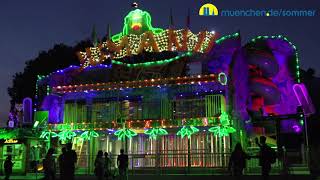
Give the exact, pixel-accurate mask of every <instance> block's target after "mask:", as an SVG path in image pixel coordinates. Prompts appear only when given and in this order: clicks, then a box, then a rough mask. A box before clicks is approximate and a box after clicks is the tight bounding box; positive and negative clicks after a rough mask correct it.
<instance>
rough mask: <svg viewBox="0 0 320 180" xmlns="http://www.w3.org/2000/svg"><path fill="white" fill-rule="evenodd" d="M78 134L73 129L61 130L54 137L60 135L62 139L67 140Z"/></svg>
mask: <svg viewBox="0 0 320 180" xmlns="http://www.w3.org/2000/svg"><path fill="white" fill-rule="evenodd" d="M76 135H77V134H76V133H75V132H73V131H70V130H66V131H61V132H59V133H58V134H56V135H53V136H52V137H58V138H59V140H60V141H66V140H68V139H69V140H71V139H72V138H73V137H75V136H76Z"/></svg>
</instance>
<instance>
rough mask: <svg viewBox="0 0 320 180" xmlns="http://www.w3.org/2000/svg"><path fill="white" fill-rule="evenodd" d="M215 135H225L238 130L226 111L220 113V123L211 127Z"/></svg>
mask: <svg viewBox="0 0 320 180" xmlns="http://www.w3.org/2000/svg"><path fill="white" fill-rule="evenodd" d="M209 131H210V132H212V133H213V134H214V135H216V136H219V137H223V136H229V134H231V133H234V132H236V129H235V128H233V127H231V126H230V120H229V116H228V114H227V113H226V112H223V113H222V114H221V115H220V125H219V126H215V127H212V128H210V129H209Z"/></svg>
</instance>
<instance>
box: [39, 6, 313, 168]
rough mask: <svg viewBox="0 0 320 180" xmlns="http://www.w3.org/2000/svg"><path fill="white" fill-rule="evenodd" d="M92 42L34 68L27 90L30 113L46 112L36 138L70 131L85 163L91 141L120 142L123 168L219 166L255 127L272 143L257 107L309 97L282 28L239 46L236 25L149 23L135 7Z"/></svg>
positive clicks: (286, 126) (297, 126) (281, 107)
mask: <svg viewBox="0 0 320 180" xmlns="http://www.w3.org/2000/svg"><path fill="white" fill-rule="evenodd" d="M93 44H94V46H93V47H88V48H86V49H85V51H83V52H79V53H78V56H79V59H80V66H70V67H69V68H66V69H63V70H58V71H56V72H53V73H51V74H49V75H47V76H42V75H39V76H38V82H37V97H36V98H37V100H38V102H39V103H38V104H39V105H41V107H38V109H37V112H36V115H37V116H36V117H38V119H39V121H41V119H46V118H43V116H48V119H49V121H48V125H46V126H44V127H43V128H42V129H43V132H42V134H41V138H46V139H48V141H49V142H51V145H53V146H58V145H59V144H61V143H63V142H66V141H72V142H73V146H74V148H75V149H76V150H77V152H78V155H79V161H78V167H80V168H81V167H83V168H86V167H89V169H88V171H92V169H93V162H94V158H95V154H96V153H97V151H98V150H103V151H106V152H110V153H111V154H113V155H116V154H118V153H119V150H120V149H121V148H124V149H125V150H126V151H127V152H128V154H129V155H130V168H148V167H149V168H151V167H161V168H170V167H225V166H226V165H227V162H228V153H229V152H230V149H231V147H232V146H233V144H235V142H240V143H241V144H242V145H243V146H245V147H247V146H250V138H252V137H255V136H256V135H261V134H264V135H267V136H268V137H269V138H268V142H269V143H270V144H274V142H275V139H274V138H273V135H274V133H275V126H274V124H273V125H270V124H269V125H267V126H264V125H261V123H259V122H260V121H261V122H262V121H263V119H266V118H264V117H270V115H273V116H278V115H287V114H296V112H297V111H296V110H297V107H298V106H299V105H303V103H304V104H306V103H307V104H308V102H306V101H308V100H309V99H308V98H306V97H307V95H306V96H303V95H304V93H306V91H305V89H303V88H304V87H303V85H302V84H299V83H300V80H299V79H300V74H299V61H298V55H297V51H296V47H295V46H294V45H293V44H292V43H291V42H290V41H288V40H287V39H286V38H285V37H283V36H259V37H256V38H255V39H252V41H250V42H249V43H247V44H246V45H245V46H241V37H240V34H239V33H238V32H237V33H234V34H230V35H226V36H223V37H218V35H217V34H216V33H214V32H208V31H202V32H199V33H198V34H194V33H192V32H191V31H190V30H189V28H185V29H180V30H176V29H174V28H173V27H172V26H171V27H170V28H169V29H165V30H164V29H160V28H154V27H152V24H151V16H150V14H149V13H148V12H146V11H142V10H140V9H135V10H133V11H131V12H130V13H129V14H128V15H127V16H126V17H125V19H124V27H123V31H122V32H121V33H119V34H116V35H114V36H110V32H108V35H107V38H106V40H105V41H103V42H100V43H98V42H97V41H94V43H93ZM293 87H296V88H295V89H294V88H293ZM299 98H300V99H299ZM309 104H310V103H309ZM303 107H306V106H303ZM303 110H304V111H305V112H306V111H308V109H303ZM309 111H310V110H309ZM301 118H302V117H301ZM270 121H272V120H270ZM40 124H41V122H40ZM40 127H41V126H40ZM302 127H303V126H302V125H301V123H299V121H297V118H295V116H290V118H289V119H288V118H287V120H286V121H281V128H282V129H283V131H286V132H296V133H300V131H301V130H302ZM248 142H249V143H248Z"/></svg>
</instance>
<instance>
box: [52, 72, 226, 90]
mask: <svg viewBox="0 0 320 180" xmlns="http://www.w3.org/2000/svg"><path fill="white" fill-rule="evenodd" d="M224 75H225V74H224ZM219 79H220V80H222V78H219ZM225 79H226V76H225V78H223V81H221V82H220V83H221V84H222V85H225V84H226V83H225V81H226V80H225ZM217 80H218V77H217V76H216V75H214V74H209V75H197V76H184V77H176V78H173V77H171V78H162V79H161V78H158V79H146V80H138V81H120V82H108V83H97V84H79V85H68V86H56V87H53V88H52V92H54V93H72V92H89V91H107V90H122V89H128V88H144V87H161V86H172V85H186V84H199V85H201V84H204V83H212V82H217Z"/></svg>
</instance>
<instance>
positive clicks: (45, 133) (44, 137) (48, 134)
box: [40, 131, 57, 140]
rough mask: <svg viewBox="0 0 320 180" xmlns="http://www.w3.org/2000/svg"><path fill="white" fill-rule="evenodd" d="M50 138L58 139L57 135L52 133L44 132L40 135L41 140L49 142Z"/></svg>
mask: <svg viewBox="0 0 320 180" xmlns="http://www.w3.org/2000/svg"><path fill="white" fill-rule="evenodd" d="M50 136H52V137H56V136H57V133H55V132H51V131H42V132H41V135H40V138H41V139H46V140H49V138H50Z"/></svg>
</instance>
